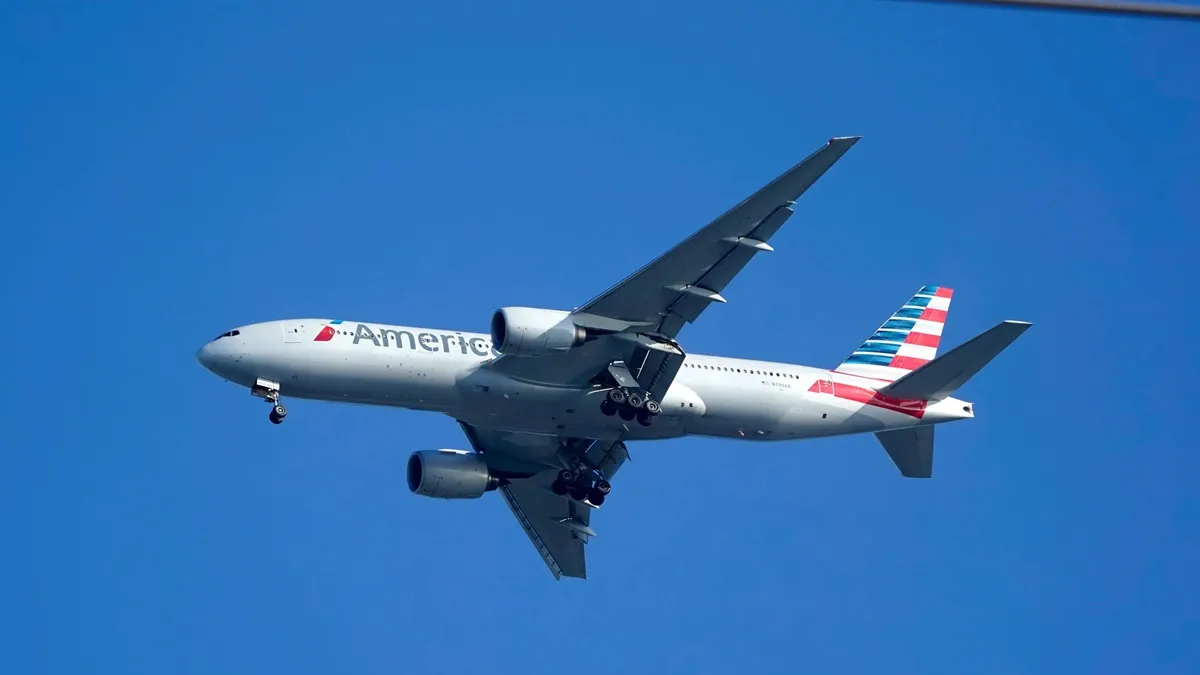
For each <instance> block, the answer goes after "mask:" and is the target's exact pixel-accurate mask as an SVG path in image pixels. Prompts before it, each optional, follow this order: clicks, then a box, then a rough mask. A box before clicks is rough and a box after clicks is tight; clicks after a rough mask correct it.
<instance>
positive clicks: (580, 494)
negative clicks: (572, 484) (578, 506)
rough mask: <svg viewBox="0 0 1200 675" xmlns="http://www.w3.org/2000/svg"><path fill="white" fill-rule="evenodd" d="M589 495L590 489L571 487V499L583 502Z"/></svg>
mask: <svg viewBox="0 0 1200 675" xmlns="http://www.w3.org/2000/svg"><path fill="white" fill-rule="evenodd" d="M587 497H588V490H586V489H584V488H571V499H574V500H575V501H577V502H581V501H583V500H585V499H587Z"/></svg>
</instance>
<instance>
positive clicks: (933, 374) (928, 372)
mask: <svg viewBox="0 0 1200 675" xmlns="http://www.w3.org/2000/svg"><path fill="white" fill-rule="evenodd" d="M1032 325H1033V324H1031V323H1028V322H1025V321H1004V322H1002V323H1000V324H997V325H996V326H995V327H994V328H992V329H991V330H988V331H985V332H983V333H980V334H979V335H976V336H975V337H973V338H971V339H970V340H967V341H966V342H964V343H962V344H961V345H959V346H957V347H955V348H954V349H951V350H950V351H948V352H946V353H945V354H943V355H941V356H939V357H937V358H935V359H934V360H932V361H930V362H929V363H926V364H925V365H923V366H921V367H920V368H917V369H916V370H914V371H912V372H911V373H909V374H907V375H905V376H904V377H901V378H900V379H898V380H896V381H895V382H892V383H891V384H889V385H887V386H885V387H883V388H881V389H879V393H880V394H884V395H887V396H892V397H895V398H902V399H911V400H919V401H940V400H942V399H944V398H946V397H947V396H950V395H951V394H953V393H954V392H955V391H956V390H957V389H958V388H959V387H961V386H963V385H964V384H966V382H967V380H969V379H971V378H972V377H974V376H975V373H978V372H979V371H980V370H982V369H983V367H984V366H986V365H987V364H988V363H989V362H991V360H992V359H994V358H996V355H997V354H999V353H1000V352H1002V351H1004V350H1005V348H1007V347H1008V346H1009V345H1010V344H1012V343H1013V341H1014V340H1016V339H1017V338H1019V337H1021V334H1022V333H1024V332H1025V331H1026V330H1027V329H1028V328H1029V327H1030V326H1032Z"/></svg>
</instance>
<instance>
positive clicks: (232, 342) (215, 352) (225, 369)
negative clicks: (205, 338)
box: [196, 331, 245, 379]
mask: <svg viewBox="0 0 1200 675" xmlns="http://www.w3.org/2000/svg"><path fill="white" fill-rule="evenodd" d="M243 351H245V350H244V345H243V343H242V338H241V337H240V331H230V332H229V333H226V334H225V335H222V336H221V337H219V338H217V339H215V340H213V341H211V342H209V343H207V344H205V345H204V346H203V347H201V348H200V350H199V351H197V352H196V360H197V361H199V362H200V365H202V366H204V367H205V368H207V369H208V370H209V371H211V372H213V373H215V374H216V375H219V376H221V377H223V378H225V379H230V377H231V376H232V375H233V374H234V371H235V369H236V368H235V367H236V365H237V362H238V359H239V358H240V357H241V356H242V352H243Z"/></svg>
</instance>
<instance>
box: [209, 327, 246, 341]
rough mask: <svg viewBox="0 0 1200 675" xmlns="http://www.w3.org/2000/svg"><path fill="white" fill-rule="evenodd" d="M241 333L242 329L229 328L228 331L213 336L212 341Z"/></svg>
mask: <svg viewBox="0 0 1200 675" xmlns="http://www.w3.org/2000/svg"><path fill="white" fill-rule="evenodd" d="M241 334H242V331H240V330H231V331H229V332H228V333H221V334H220V335H218V336H217V337H215V338H213V342H216V341H217V340H220V339H221V338H223V337H233V336H235V335H241Z"/></svg>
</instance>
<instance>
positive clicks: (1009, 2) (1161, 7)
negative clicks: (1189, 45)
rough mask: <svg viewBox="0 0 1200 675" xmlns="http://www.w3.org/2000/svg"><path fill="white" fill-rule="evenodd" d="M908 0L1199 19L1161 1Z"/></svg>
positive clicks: (1197, 13)
mask: <svg viewBox="0 0 1200 675" xmlns="http://www.w3.org/2000/svg"><path fill="white" fill-rule="evenodd" d="M907 1H908V2H925V3H939V4H949V5H992V6H998V7H1020V8H1023V9H1043V10H1055V11H1071V12H1086V13H1092V14H1114V15H1120V16H1141V17H1152V18H1159V19H1191V20H1193V21H1197V20H1200V6H1197V5H1182V4H1178V3H1164V2H1122V1H1120V0H1112V1H1109V2H1096V1H1095V0H907Z"/></svg>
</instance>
